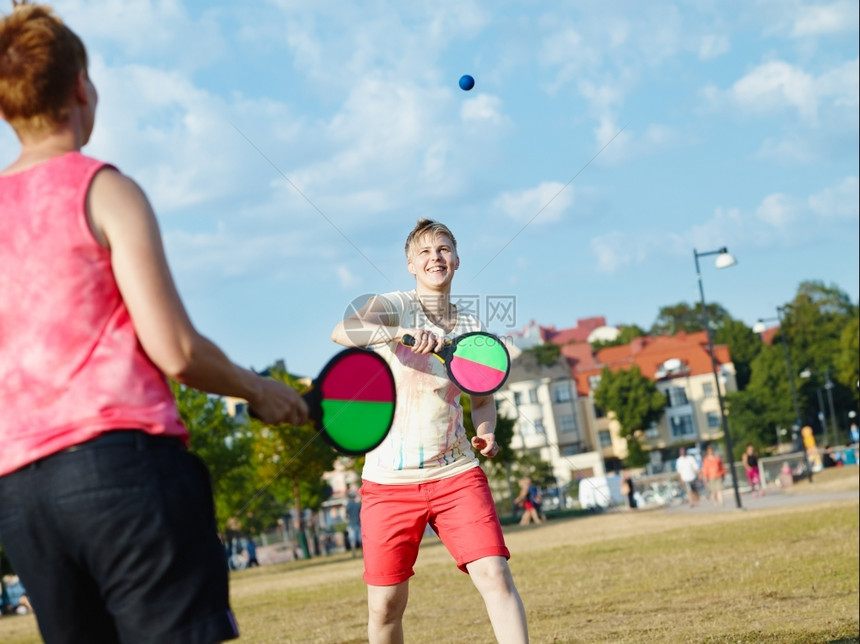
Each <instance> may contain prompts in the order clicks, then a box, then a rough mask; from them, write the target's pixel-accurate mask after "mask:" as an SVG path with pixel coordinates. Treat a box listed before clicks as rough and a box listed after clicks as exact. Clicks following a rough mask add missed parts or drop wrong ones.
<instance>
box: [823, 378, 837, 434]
mask: <svg viewBox="0 0 860 644" xmlns="http://www.w3.org/2000/svg"><path fill="white" fill-rule="evenodd" d="M826 378H827V380H826V381H825V383H824V388H825V389H826V390H827V402H828V403H829V404H830V424H831V425H833V443H832V445H833V447H834V448H835V447H836V446H837V445H838V444H839V425H837V424H836V409H835V408H834V407H833V381H832V380H831V379H830V369H828V370H827V373H826Z"/></svg>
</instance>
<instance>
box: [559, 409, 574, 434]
mask: <svg viewBox="0 0 860 644" xmlns="http://www.w3.org/2000/svg"><path fill="white" fill-rule="evenodd" d="M558 431H560V432H561V433H563V434H564V433H566V432H575V431H576V418H574V417H573V416H571V415H569V414H568V415H567V416H559V417H558Z"/></svg>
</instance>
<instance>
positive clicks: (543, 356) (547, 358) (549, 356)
mask: <svg viewBox="0 0 860 644" xmlns="http://www.w3.org/2000/svg"><path fill="white" fill-rule="evenodd" d="M523 353H530V354H532V355H534V357H535V359H536V360H537V363H538V364H539V365H541V366H544V367H551V366H553V365H554V364H555V363H556V361H557V360H558V357H559V356H560V355H561V347H560V346H558V345H557V344H553V343H552V342H547V343H545V344H539V345H537V346H534V347H530V348H528V349H525V350H523Z"/></svg>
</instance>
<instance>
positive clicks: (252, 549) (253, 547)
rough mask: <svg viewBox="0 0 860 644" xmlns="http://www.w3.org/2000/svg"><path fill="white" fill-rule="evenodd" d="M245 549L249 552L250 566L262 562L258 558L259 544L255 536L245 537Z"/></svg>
mask: <svg viewBox="0 0 860 644" xmlns="http://www.w3.org/2000/svg"><path fill="white" fill-rule="evenodd" d="M245 550H246V551H247V553H248V568H253V567H254V566H259V565H260V562H259V561H258V560H257V544H256V543H255V542H254V538H253V537H247V538H246V539H245Z"/></svg>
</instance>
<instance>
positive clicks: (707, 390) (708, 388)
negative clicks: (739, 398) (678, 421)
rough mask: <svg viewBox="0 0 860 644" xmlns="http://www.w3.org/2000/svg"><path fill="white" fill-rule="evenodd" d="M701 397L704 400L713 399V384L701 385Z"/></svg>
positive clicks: (704, 383)
mask: <svg viewBox="0 0 860 644" xmlns="http://www.w3.org/2000/svg"><path fill="white" fill-rule="evenodd" d="M702 396H704V397H705V398H713V397H714V383H712V382H703V383H702Z"/></svg>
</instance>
